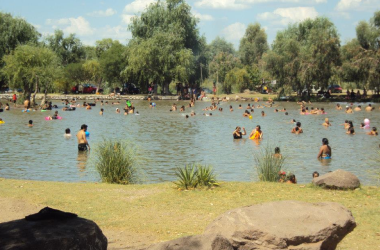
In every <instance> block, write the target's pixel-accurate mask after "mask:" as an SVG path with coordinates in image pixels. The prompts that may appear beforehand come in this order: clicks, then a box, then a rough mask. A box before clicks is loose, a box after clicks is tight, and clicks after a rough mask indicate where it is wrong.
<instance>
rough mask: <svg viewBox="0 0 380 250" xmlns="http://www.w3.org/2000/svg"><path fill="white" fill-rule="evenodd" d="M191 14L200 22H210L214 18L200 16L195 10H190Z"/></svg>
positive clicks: (206, 15) (204, 15)
mask: <svg viewBox="0 0 380 250" xmlns="http://www.w3.org/2000/svg"><path fill="white" fill-rule="evenodd" d="M192 12H193V15H194V16H195V17H197V18H199V20H201V21H212V20H214V17H212V16H211V15H208V14H201V13H199V12H197V11H195V10H192Z"/></svg>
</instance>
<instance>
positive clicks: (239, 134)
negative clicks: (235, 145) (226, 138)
mask: <svg viewBox="0 0 380 250" xmlns="http://www.w3.org/2000/svg"><path fill="white" fill-rule="evenodd" d="M246 134H247V132H246V131H245V128H244V127H243V132H241V128H240V127H239V126H237V127H236V129H235V131H234V132H233V133H232V135H233V136H234V139H241V138H243V135H246Z"/></svg>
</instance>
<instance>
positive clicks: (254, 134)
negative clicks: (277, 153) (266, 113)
mask: <svg viewBox="0 0 380 250" xmlns="http://www.w3.org/2000/svg"><path fill="white" fill-rule="evenodd" d="M262 138H263V131H261V127H260V125H257V126H256V128H255V129H254V130H252V132H251V134H250V135H249V139H251V140H255V139H262Z"/></svg>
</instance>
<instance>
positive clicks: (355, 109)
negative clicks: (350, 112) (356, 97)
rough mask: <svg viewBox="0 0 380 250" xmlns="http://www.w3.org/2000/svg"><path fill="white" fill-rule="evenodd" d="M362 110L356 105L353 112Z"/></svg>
mask: <svg viewBox="0 0 380 250" xmlns="http://www.w3.org/2000/svg"><path fill="white" fill-rule="evenodd" d="M361 110H362V106H361V105H358V106H357V107H356V108H354V111H361Z"/></svg>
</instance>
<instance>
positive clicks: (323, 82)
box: [263, 17, 340, 93]
mask: <svg viewBox="0 0 380 250" xmlns="http://www.w3.org/2000/svg"><path fill="white" fill-rule="evenodd" d="M272 48H273V49H272V51H270V52H268V53H267V54H266V55H264V57H263V59H264V61H265V65H266V70H267V71H268V72H270V73H271V75H272V76H274V77H275V78H276V80H277V83H278V84H279V86H280V87H281V90H284V89H289V88H290V89H295V90H297V92H298V93H300V92H301V90H303V89H304V88H306V89H309V90H310V88H311V85H312V84H313V83H314V84H316V85H318V86H320V87H322V88H326V87H327V86H328V84H329V81H330V78H331V76H332V75H333V71H334V67H335V66H337V65H340V41H339V36H338V33H337V31H336V28H335V26H334V24H333V23H332V22H331V21H329V20H328V19H327V18H325V17H318V18H316V19H313V20H311V19H307V20H305V21H303V22H301V23H299V24H293V25H290V26H289V27H288V28H287V29H286V30H284V31H281V32H278V33H277V36H276V39H275V41H274V42H273V46H272ZM281 90H280V93H281Z"/></svg>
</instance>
